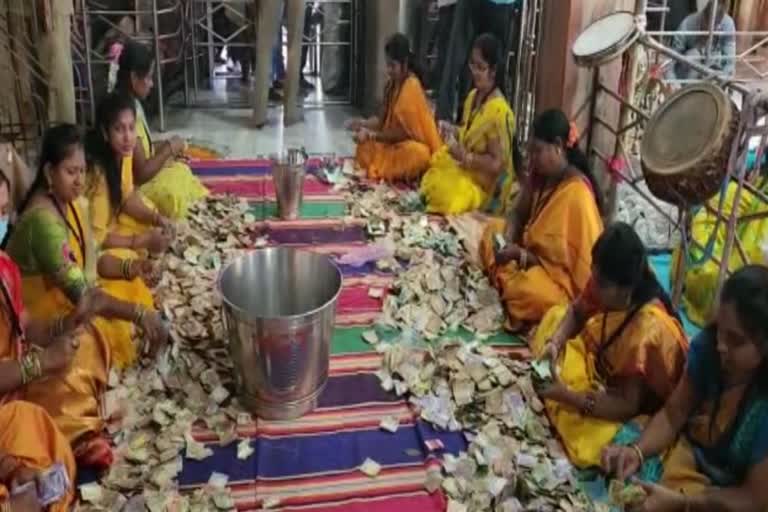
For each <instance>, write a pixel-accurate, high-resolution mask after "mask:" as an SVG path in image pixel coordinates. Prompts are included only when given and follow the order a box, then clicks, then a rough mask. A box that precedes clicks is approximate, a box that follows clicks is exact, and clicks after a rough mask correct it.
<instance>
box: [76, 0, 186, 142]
mask: <svg viewBox="0 0 768 512" xmlns="http://www.w3.org/2000/svg"><path fill="white" fill-rule="evenodd" d="M131 4H132V5H134V6H135V8H133V9H115V8H111V7H110V6H111V5H113V4H106V3H104V2H99V1H97V0H80V1H79V2H78V4H77V8H76V10H75V18H74V23H73V26H72V46H73V64H74V66H75V76H76V84H75V87H76V98H77V100H76V101H77V102H78V110H79V111H80V113H81V115H82V116H83V118H82V120H83V121H85V122H87V123H92V122H93V121H94V116H95V110H96V105H97V103H98V101H99V99H100V98H101V97H102V96H103V95H104V94H106V92H107V77H108V75H109V65H110V60H109V56H108V52H109V46H110V43H111V42H115V41H117V40H124V39H132V40H134V41H138V42H141V43H144V44H147V45H149V46H150V47H151V48H152V51H154V53H155V74H154V82H155V91H153V101H154V104H155V107H156V109H157V113H158V118H159V128H160V130H161V131H163V130H165V105H166V100H167V98H168V96H169V95H170V93H172V92H173V91H171V90H170V87H169V79H170V78H172V76H173V74H174V73H176V74H177V75H179V74H180V75H181V76H186V74H187V73H186V65H187V59H185V49H186V47H187V40H188V36H187V34H186V26H185V23H183V19H184V10H185V2H184V1H183V0H164V1H161V0H145V1H144V2H136V3H134V2H131ZM137 4H143V5H140V6H139V5H137ZM126 19H127V20H129V23H128V28H127V27H126V25H123V24H121V20H126ZM169 19H170V22H169V21H168V20H169ZM97 25H100V27H101V29H102V33H101V34H99V35H100V36H101V37H100V38H99V39H98V40H94V27H95V26H97ZM164 27H167V28H166V29H165V30H164ZM182 87H183V90H184V97H185V102H186V96H187V94H188V91H187V87H186V79H184V80H183V83H182Z"/></svg>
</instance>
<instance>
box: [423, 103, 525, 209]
mask: <svg viewBox="0 0 768 512" xmlns="http://www.w3.org/2000/svg"><path fill="white" fill-rule="evenodd" d="M476 94H477V90H473V91H472V92H470V93H469V96H468V97H467V100H466V102H465V103H464V113H463V116H462V123H461V126H460V127H459V135H458V141H459V142H460V143H461V144H462V145H463V146H464V148H465V149H466V150H467V151H470V152H472V153H475V154H484V153H486V152H487V151H488V143H489V141H491V140H497V141H498V142H499V144H500V145H501V154H502V156H503V158H504V164H503V167H502V168H503V171H502V174H503V175H504V186H503V187H502V190H501V204H500V210H501V211H504V210H505V209H506V208H507V206H508V204H509V203H510V201H511V199H512V197H513V196H514V195H515V193H516V192H517V179H516V177H515V171H514V165H513V162H512V147H513V142H512V141H513V138H514V135H515V116H514V113H513V112H512V109H511V108H509V105H508V104H507V101H506V100H505V99H504V98H503V97H501V96H498V97H495V98H492V99H490V100H488V101H486V102H485V103H484V104H483V105H482V107H481V108H480V110H479V111H478V112H476V113H475V114H473V113H472V105H473V103H474V101H475V95H476ZM498 178H499V176H490V175H488V174H484V173H479V172H476V171H473V170H471V169H464V168H462V167H461V166H460V165H459V163H458V162H456V160H454V159H453V157H452V156H451V153H450V151H449V150H448V147H447V146H443V147H442V148H440V149H439V150H438V151H437V152H436V153H435V154H434V155H432V161H431V163H430V168H429V170H428V171H427V173H426V174H425V175H424V177H423V178H422V180H421V194H422V195H423V196H424V197H425V199H426V204H427V211H428V212H430V213H439V214H443V215H458V214H460V213H466V212H470V211H475V210H479V209H481V208H485V207H487V206H489V204H490V203H491V201H492V200H493V198H494V194H495V192H496V185H497V182H498Z"/></svg>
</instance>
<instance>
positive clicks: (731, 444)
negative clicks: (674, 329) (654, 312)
mask: <svg viewBox="0 0 768 512" xmlns="http://www.w3.org/2000/svg"><path fill="white" fill-rule="evenodd" d="M766 316H768V268H766V267H764V266H758V265H749V266H745V267H742V268H741V269H739V270H738V271H736V272H735V273H734V274H733V275H732V276H731V277H729V278H728V280H727V281H726V282H725V285H724V287H723V291H722V294H721V296H720V301H719V307H718V308H717V312H716V315H715V318H714V320H713V322H712V323H711V324H710V325H709V327H707V328H706V329H704V331H702V332H701V334H699V336H697V337H696V339H695V340H694V341H693V342H692V343H691V350H690V352H689V354H688V365H687V368H686V369H685V373H684V374H683V376H682V378H681V379H680V380H679V382H678V383H677V386H676V387H675V389H674V391H673V392H672V395H671V396H670V397H669V399H668V400H667V402H666V404H665V405H664V408H663V409H662V410H661V411H659V412H658V413H657V414H656V415H655V416H654V417H653V419H652V420H651V421H650V423H648V425H647V426H646V427H645V429H644V430H643V433H642V435H641V437H640V440H639V441H638V442H637V443H636V444H634V445H631V446H611V447H608V448H606V450H605V451H604V453H603V457H602V465H603V468H604V469H605V471H606V472H608V473H610V474H613V475H615V476H616V477H617V478H618V479H621V480H624V479H625V478H628V477H630V476H632V475H633V474H635V473H636V472H637V471H638V468H639V467H640V466H641V465H642V463H643V461H644V460H645V459H646V458H649V457H652V456H655V455H661V456H662V457H663V461H664V472H663V475H662V478H661V482H660V483H659V485H653V484H644V483H640V485H642V487H643V488H644V490H645V492H646V494H647V496H646V498H645V499H644V501H643V502H642V503H641V504H640V505H639V506H638V507H637V508H636V510H640V511H644V512H664V511H680V512H688V511H690V512H710V511H726V512H730V511H734V512H736V511H739V512H742V511H744V512H746V511H755V512H764V511H765V510H768V324H766V322H765V318H766Z"/></svg>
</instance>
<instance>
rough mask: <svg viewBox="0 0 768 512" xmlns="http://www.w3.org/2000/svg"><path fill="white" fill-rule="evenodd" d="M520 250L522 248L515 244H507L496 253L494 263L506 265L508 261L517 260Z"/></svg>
mask: <svg viewBox="0 0 768 512" xmlns="http://www.w3.org/2000/svg"><path fill="white" fill-rule="evenodd" d="M520 251H522V249H521V248H520V246H518V245H516V244H507V245H505V246H504V248H503V249H502V250H500V251H499V252H497V253H496V264H497V265H506V264H507V263H509V262H510V261H518V260H519V259H520Z"/></svg>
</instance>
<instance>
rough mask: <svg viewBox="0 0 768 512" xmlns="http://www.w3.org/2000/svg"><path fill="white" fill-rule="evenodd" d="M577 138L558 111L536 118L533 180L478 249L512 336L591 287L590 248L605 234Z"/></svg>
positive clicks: (595, 189)
mask: <svg viewBox="0 0 768 512" xmlns="http://www.w3.org/2000/svg"><path fill="white" fill-rule="evenodd" d="M577 139H578V138H577V136H576V134H575V130H574V128H573V126H572V125H571V123H570V122H569V121H568V118H567V117H566V116H565V114H564V113H563V112H561V111H560V110H549V111H547V112H543V113H542V114H540V115H539V116H538V117H537V118H536V120H535V121H534V123H533V138H532V140H531V143H530V151H529V153H530V161H531V170H530V175H529V176H525V177H524V178H523V185H522V190H521V192H520V193H519V194H518V195H517V197H516V198H515V200H514V202H513V203H512V205H511V207H510V208H509V209H508V211H507V212H506V218H499V219H494V220H491V221H490V223H489V224H488V226H487V228H486V230H485V234H484V236H483V240H482V242H481V244H480V255H481V258H482V262H483V266H484V268H485V271H486V273H487V274H488V276H489V278H490V280H491V283H493V285H494V286H496V288H497V289H498V290H499V292H500V294H501V299H502V302H503V303H504V306H505V308H506V310H507V322H508V327H509V328H510V330H513V331H520V330H523V329H524V328H526V327H528V326H529V325H532V324H536V323H538V322H540V321H541V317H542V316H544V313H546V312H547V311H548V310H549V309H550V308H552V307H553V306H556V305H558V304H567V303H568V302H570V301H571V300H573V299H575V298H576V297H578V296H579V294H580V293H581V292H582V291H583V290H584V287H585V286H586V284H587V281H588V280H589V275H590V264H591V251H592V246H593V245H594V243H595V240H597V237H598V236H600V232H601V231H602V230H603V221H602V219H601V217H600V207H599V205H600V204H601V199H600V198H601V194H600V189H599V187H598V184H597V182H596V181H595V179H594V177H593V175H592V172H591V170H590V168H589V165H588V163H587V159H586V156H584V154H583V153H582V152H581V151H580V150H579V149H578V146H577V144H576V142H577ZM497 239H500V240H503V245H504V247H503V248H501V247H497V243H496V241H497Z"/></svg>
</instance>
